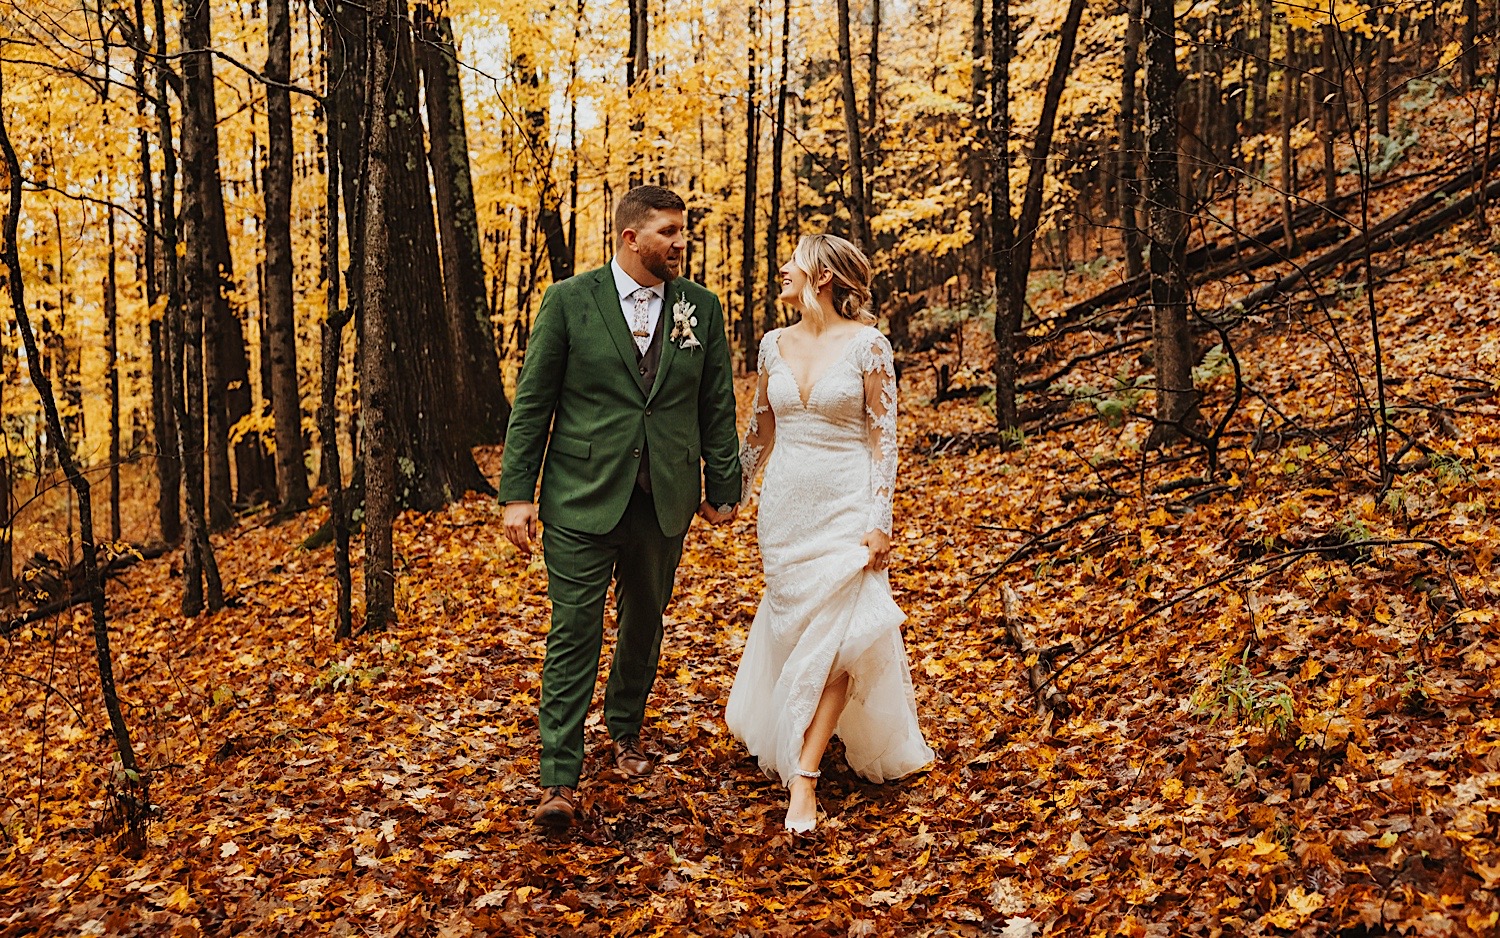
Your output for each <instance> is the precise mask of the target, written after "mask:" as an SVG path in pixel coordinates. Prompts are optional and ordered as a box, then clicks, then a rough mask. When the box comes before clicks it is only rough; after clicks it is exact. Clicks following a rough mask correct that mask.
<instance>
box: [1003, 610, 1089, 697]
mask: <svg viewBox="0 0 1500 938" xmlns="http://www.w3.org/2000/svg"><path fill="white" fill-rule="evenodd" d="M1002 592H1003V593H1004V596H1005V600H1004V602H1005V607H1004V610H1003V611H1002V612H1001V613H1000V628H1001V629H1003V630H1004V631H1005V636H1006V638H1008V639H1010V642H1011V644H1012V645H1015V646H1016V650H1017V651H1018V652H1020V654H1021V661H1022V663H1023V664H1024V663H1025V662H1027V661H1031V659H1032V658H1033V657H1035V658H1036V660H1035V661H1034V662H1032V663H1031V664H1030V665H1027V667H1026V680H1027V683H1029V684H1030V685H1031V696H1032V699H1033V700H1034V701H1035V703H1036V710H1037V713H1038V714H1039V715H1042V716H1046V715H1047V714H1049V713H1055V714H1057V715H1058V716H1060V717H1063V718H1064V719H1066V718H1067V716H1068V715H1069V714H1070V713H1072V712H1073V707H1072V705H1071V704H1069V703H1068V698H1067V697H1066V696H1064V694H1063V692H1062V691H1060V690H1058V689H1057V687H1056V686H1054V685H1053V684H1052V682H1051V681H1049V680H1048V676H1049V675H1051V674H1052V665H1053V662H1055V661H1056V660H1057V656H1058V655H1061V654H1064V653H1067V652H1071V651H1073V643H1072V642H1065V643H1063V644H1061V645H1054V646H1053V647H1051V648H1046V649H1039V648H1037V647H1036V645H1035V644H1034V643H1033V642H1032V641H1031V633H1030V632H1029V631H1028V630H1027V628H1026V626H1025V624H1024V623H1022V622H1021V620H1020V619H1019V618H1018V617H1017V616H1016V605H1017V600H1016V593H1015V590H1013V589H1011V588H1010V584H1009V583H1007V584H1005V586H1004V587H1003V588H1002Z"/></svg>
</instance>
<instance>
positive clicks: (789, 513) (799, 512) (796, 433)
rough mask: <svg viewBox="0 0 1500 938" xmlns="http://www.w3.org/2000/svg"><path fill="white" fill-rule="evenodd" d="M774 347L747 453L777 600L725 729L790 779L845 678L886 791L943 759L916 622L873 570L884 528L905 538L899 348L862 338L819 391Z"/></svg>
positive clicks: (867, 765)
mask: <svg viewBox="0 0 1500 938" xmlns="http://www.w3.org/2000/svg"><path fill="white" fill-rule="evenodd" d="M779 334H780V330H774V331H772V332H769V333H767V334H766V336H765V338H764V339H763V340H762V341H761V345H760V358H759V365H758V366H757V371H758V372H759V374H760V380H759V383H758V386H757V389H756V395H755V405H754V411H753V413H752V415H751V418H750V427H749V430H748V431H747V432H746V435H745V439H744V442H743V445H742V447H741V451H740V462H741V465H742V468H743V472H744V477H743V490H742V492H741V495H740V501H741V503H744V502H745V501H746V499H747V497H748V496H749V494H750V489H751V486H752V485H753V484H754V481H755V476H756V474H757V472H759V470H760V468H761V467H762V466H764V467H765V483H764V486H763V487H762V491H761V499H760V514H759V517H758V521H757V524H758V529H759V535H760V550H761V557H762V561H763V563H764V564H765V574H766V592H765V595H764V597H762V599H761V602H760V608H759V609H758V610H757V611H756V613H755V621H754V623H753V624H752V625H751V626H750V635H749V638H748V639H747V640H746V643H745V652H744V656H743V657H742V658H741V660H740V668H739V673H738V674H737V675H736V676H735V679H734V688H733V689H732V690H731V691H730V694H729V705H728V708H727V710H726V712H725V722H726V723H728V725H729V729H730V731H731V732H733V733H734V734H735V736H737V737H738V738H739V739H740V740H741V741H742V742H744V744H745V746H746V748H748V749H749V750H750V752H751V754H752V755H754V756H756V757H757V758H758V759H759V760H760V766H761V768H762V769H763V770H764V771H765V772H766V774H767V775H769V776H772V777H777V778H780V779H781V781H782V783H783V784H790V783H791V781H792V779H793V778H795V777H796V774H797V768H798V757H799V755H800V754H801V751H802V738H803V735H804V734H805V733H806V731H807V727H808V724H809V723H810V722H811V721H812V715H813V711H814V710H816V709H817V706H818V699H819V698H820V697H821V696H822V694H823V689H824V687H825V686H827V684H828V683H829V682H830V681H831V680H834V679H837V678H838V676H839V675H840V674H842V673H844V672H847V673H848V674H849V677H850V683H849V700H848V704H847V706H846V707H845V709H844V712H843V716H842V717H841V718H840V719H839V724H838V730H837V733H838V737H839V738H840V739H841V740H843V742H844V751H845V753H846V755H847V757H848V760H849V766H850V768H852V769H854V771H855V772H857V773H858V774H859V775H861V776H862V777H864V778H866V779H869V780H870V781H872V782H882V781H885V780H886V779H891V778H899V777H900V776H903V775H906V774H908V773H911V772H914V771H916V770H917V769H920V768H922V767H923V766H925V765H927V764H928V763H930V762H931V761H932V759H933V752H932V749H931V748H929V747H928V745H927V743H926V742H925V741H924V740H923V739H922V731H921V729H920V728H919V727H918V726H917V708H916V698H915V696H914V695H913V693H912V683H911V667H910V665H909V664H908V663H907V658H906V648H905V646H904V645H903V644H902V641H901V623H902V621H903V620H905V618H906V615H905V613H903V612H902V611H901V609H900V607H899V606H897V605H896V603H895V600H893V599H892V598H891V586H890V580H889V578H888V576H887V573H886V571H884V570H881V571H879V572H876V571H871V570H866V569H865V565H866V563H868V560H869V551H868V550H867V549H866V548H865V547H864V545H862V544H861V543H860V541H861V540H862V539H863V538H864V536H865V535H866V534H868V533H869V532H870V531H873V530H876V529H879V530H881V531H884V532H885V533H886V534H890V532H891V495H892V492H893V490H894V489H895V485H896V372H895V367H894V365H893V363H892V361H891V346H890V343H889V342H887V341H886V338H885V336H883V335H881V333H880V331H879V330H878V329H876V328H874V327H873V326H871V327H869V328H867V329H865V330H862V331H861V332H860V333H859V334H858V335H856V336H855V337H854V338H853V339H852V340H850V342H849V344H848V345H847V346H846V347H845V349H844V351H843V353H842V354H841V355H840V356H839V358H838V360H837V361H835V362H834V363H833V364H832V365H830V366H829V368H828V370H827V371H826V372H824V374H823V375H822V376H821V377H820V378H819V379H818V380H817V382H816V383H815V384H814V385H813V387H812V388H810V389H809V390H808V391H807V397H806V400H804V399H803V396H802V392H801V389H800V388H799V387H798V386H797V380H796V378H795V377H794V376H793V374H792V370H791V368H790V367H789V366H788V365H787V363H786V362H785V361H784V360H782V358H781V355H780V348H779V346H778V345H777V341H778V337H779Z"/></svg>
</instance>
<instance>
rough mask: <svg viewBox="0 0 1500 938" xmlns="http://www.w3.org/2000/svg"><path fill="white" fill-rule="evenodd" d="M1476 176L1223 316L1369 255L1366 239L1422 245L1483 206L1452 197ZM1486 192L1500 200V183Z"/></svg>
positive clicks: (1456, 181) (1432, 194) (1388, 245)
mask: <svg viewBox="0 0 1500 938" xmlns="http://www.w3.org/2000/svg"><path fill="white" fill-rule="evenodd" d="M1475 176H1476V171H1474V170H1469V171H1467V172H1464V173H1460V174H1459V175H1458V176H1457V177H1455V178H1453V179H1450V180H1448V181H1446V182H1445V183H1444V184H1443V185H1441V186H1438V187H1437V188H1436V189H1433V190H1431V191H1429V192H1427V193H1425V194H1424V195H1422V196H1420V197H1419V198H1417V199H1415V200H1413V201H1412V202H1411V204H1410V205H1408V206H1406V207H1405V208H1403V209H1402V210H1400V211H1399V212H1396V213H1395V214H1394V215H1392V216H1390V217H1389V218H1386V219H1385V220H1383V221H1381V222H1380V223H1378V224H1375V225H1372V226H1371V227H1370V229H1369V230H1368V231H1367V232H1363V233H1356V234H1354V235H1352V236H1351V237H1349V238H1346V239H1344V240H1343V241H1340V242H1339V243H1338V244H1337V245H1335V246H1334V247H1333V248H1330V249H1329V250H1327V251H1325V252H1323V253H1322V254H1319V255H1318V256H1317V257H1315V258H1313V259H1312V260H1310V261H1308V262H1307V263H1306V264H1303V265H1301V266H1299V267H1297V269H1295V270H1293V271H1292V272H1291V273H1289V274H1287V275H1286V276H1284V277H1281V278H1279V279H1277V280H1276V281H1275V282H1273V283H1269V284H1267V285H1265V286H1264V287H1261V288H1260V289H1259V290H1256V291H1255V292H1253V293H1251V294H1249V295H1248V296H1246V297H1244V298H1243V299H1241V300H1239V301H1237V302H1235V303H1233V304H1231V305H1230V307H1229V309H1226V310H1224V311H1222V313H1221V314H1220V317H1219V318H1220V319H1221V320H1229V319H1234V318H1242V317H1244V316H1245V315H1247V314H1248V313H1250V312H1252V311H1254V310H1255V309H1256V308H1258V307H1260V306H1262V305H1264V304H1265V303H1266V302H1267V301H1269V300H1271V299H1274V298H1275V297H1277V296H1280V295H1281V294H1283V293H1286V292H1287V291H1288V290H1290V289H1292V288H1293V287H1295V286H1297V285H1298V284H1300V283H1302V282H1303V281H1309V280H1312V279H1313V278H1314V277H1316V276H1317V275H1319V274H1323V273H1326V272H1328V271H1330V270H1332V269H1333V268H1335V267H1338V266H1339V265H1341V264H1344V263H1347V262H1349V261H1351V260H1355V259H1357V258H1358V257H1359V256H1361V255H1362V254H1363V253H1364V250H1365V242H1366V241H1367V240H1368V242H1369V245H1370V252H1371V253H1372V254H1376V253H1379V252H1382V251H1389V250H1391V249H1392V248H1398V247H1403V246H1405V245H1407V244H1410V243H1412V242H1413V241H1419V240H1421V239H1422V238H1425V237H1427V236H1428V235H1431V234H1433V233H1435V232H1437V231H1440V230H1442V229H1443V228H1445V227H1447V226H1448V225H1449V224H1451V223H1453V222H1454V221H1457V220H1459V219H1461V218H1464V217H1465V216H1467V215H1468V214H1469V213H1470V212H1472V211H1474V209H1475V207H1476V206H1477V205H1478V203H1479V198H1478V196H1477V195H1476V193H1474V192H1473V191H1470V192H1469V193H1467V194H1466V195H1464V196H1462V197H1460V198H1457V199H1453V200H1452V201H1449V195H1448V194H1449V193H1450V192H1453V191H1455V190H1461V189H1464V188H1467V187H1469V186H1471V185H1473V183H1474V180H1475ZM1484 194H1485V198H1495V197H1496V196H1500V180H1497V181H1495V182H1492V183H1490V184H1489V185H1488V186H1485V187H1484ZM1434 208H1436V209H1437V211H1435V212H1432V214H1430V215H1426V216H1425V217H1423V216H1424V214H1425V213H1426V212H1428V211H1430V210H1432V209H1434Z"/></svg>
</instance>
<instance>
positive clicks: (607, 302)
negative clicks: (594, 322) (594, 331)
mask: <svg viewBox="0 0 1500 938" xmlns="http://www.w3.org/2000/svg"><path fill="white" fill-rule="evenodd" d="M591 292H592V293H593V295H594V305H595V306H596V307H597V308H598V310H599V318H600V319H602V320H604V331H606V332H608V333H609V337H610V339H611V340H612V341H613V342H614V344H615V351H617V352H619V353H620V361H622V362H624V363H625V372H626V374H627V375H628V376H629V378H630V386H631V387H633V388H635V389H636V390H640V387H641V383H640V381H638V380H636V370H637V367H638V366H637V364H636V360H635V340H634V339H632V338H631V337H630V327H629V326H627V325H626V324H625V313H624V312H623V311H622V310H621V308H620V294H619V291H617V290H616V289H615V276H614V272H613V271H612V270H611V269H610V266H609V265H608V264H605V265H604V266H603V267H601V268H599V269H598V270H597V271H595V273H594V288H593V290H592V291H591ZM657 377H658V380H660V375H658V376H657Z"/></svg>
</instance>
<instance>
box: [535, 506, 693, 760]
mask: <svg viewBox="0 0 1500 938" xmlns="http://www.w3.org/2000/svg"><path fill="white" fill-rule="evenodd" d="M682 538H683V535H678V536H677V537H667V536H666V535H664V534H662V533H661V526H660V525H659V524H658V523H657V520H656V507H655V505H654V503H653V502H652V500H651V496H650V495H649V494H647V493H646V492H643V491H641V490H640V489H639V488H637V489H636V490H635V491H634V492H633V493H632V495H631V498H630V504H629V505H628V506H626V508H625V514H624V516H623V517H621V519H620V522H619V524H617V525H615V527H614V530H612V531H610V532H609V533H607V534H585V533H583V532H580V531H572V530H569V529H568V528H565V527H562V526H561V525H557V524H550V525H547V526H546V527H545V528H544V529H543V531H542V551H543V554H544V556H545V558H546V562H547V597H548V598H549V599H550V600H551V601H552V626H551V629H550V631H548V633H547V658H546V661H545V662H544V663H543V664H542V702H541V710H540V724H541V737H542V785H543V787H546V788H551V787H553V786H555V785H576V784H577V783H578V776H579V774H580V773H581V772H582V771H583V723H584V719H585V718H586V717H587V716H588V710H589V704H590V703H591V702H592V701H593V697H594V684H595V682H596V681H597V680H598V674H599V654H600V650H601V649H602V647H603V644H604V601H605V598H606V595H607V594H608V592H609V584H610V581H611V580H613V581H614V584H615V613H616V620H617V621H618V625H619V628H618V633H617V641H616V644H615V657H614V662H613V663H612V664H611V665H610V669H609V683H608V684H607V685H606V686H605V689H604V720H605V724H606V725H607V726H608V727H609V735H610V737H611V738H613V739H620V738H621V737H623V736H629V735H631V734H634V733H639V732H640V729H641V722H642V720H644V719H645V716H646V697H647V696H648V695H649V694H650V692H651V685H652V683H654V682H655V680H656V662H657V657H658V656H659V655H660V653H661V630H662V625H661V617H662V613H663V612H664V611H665V610H666V608H667V602H668V601H669V600H670V599H671V598H672V587H673V583H674V580H675V578H676V575H677V562H678V560H680V559H681V558H682Z"/></svg>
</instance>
